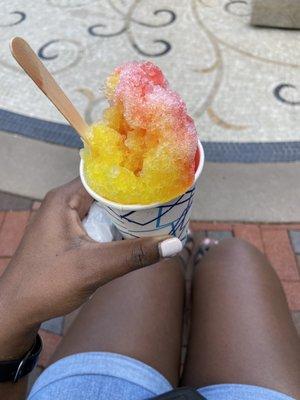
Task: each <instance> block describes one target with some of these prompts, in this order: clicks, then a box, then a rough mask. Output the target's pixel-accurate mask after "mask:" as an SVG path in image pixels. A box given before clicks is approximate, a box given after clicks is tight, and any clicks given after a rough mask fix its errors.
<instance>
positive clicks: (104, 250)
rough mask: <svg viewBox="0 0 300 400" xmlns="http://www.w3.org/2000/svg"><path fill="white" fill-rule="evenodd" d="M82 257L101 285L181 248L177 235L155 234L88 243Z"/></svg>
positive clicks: (169, 255) (176, 252)
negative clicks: (146, 236)
mask: <svg viewBox="0 0 300 400" xmlns="http://www.w3.org/2000/svg"><path fill="white" fill-rule="evenodd" d="M88 247H89V248H88V250H87V251H86V253H85V256H84V257H85V259H86V260H87V259H88V262H89V264H90V266H91V267H93V269H94V270H95V271H96V275H97V276H98V279H99V284H100V285H101V284H104V283H106V282H108V281H110V280H112V279H114V278H117V277H119V276H122V275H124V274H126V273H128V272H130V271H133V270H136V269H139V268H143V267H146V266H148V265H152V264H155V263H156V262H158V261H159V260H160V259H161V258H168V257H173V256H175V255H176V254H178V253H179V252H180V251H181V250H182V243H181V241H180V240H179V239H177V238H171V237H156V238H141V239H134V240H122V241H118V242H112V243H107V244H99V243H98V244H94V243H92V244H89V246H88Z"/></svg>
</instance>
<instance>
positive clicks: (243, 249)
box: [216, 238, 261, 256]
mask: <svg viewBox="0 0 300 400" xmlns="http://www.w3.org/2000/svg"><path fill="white" fill-rule="evenodd" d="M217 247H218V248H219V249H220V250H221V249H222V251H224V252H226V253H228V254H232V255H237V256H239V255H244V256H245V255H253V254H257V253H259V254H261V252H260V251H259V250H258V249H257V248H256V247H255V246H253V245H252V244H251V243H249V242H246V241H245V240H242V239H237V238H226V239H224V240H222V241H221V242H220V243H219V244H218V246H216V248H217Z"/></svg>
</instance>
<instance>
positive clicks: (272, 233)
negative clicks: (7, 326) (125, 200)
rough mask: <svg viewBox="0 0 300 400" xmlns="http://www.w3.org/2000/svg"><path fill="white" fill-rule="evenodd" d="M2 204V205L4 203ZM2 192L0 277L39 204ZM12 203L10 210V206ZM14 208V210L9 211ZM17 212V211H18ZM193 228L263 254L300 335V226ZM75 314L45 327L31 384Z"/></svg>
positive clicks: (214, 225) (217, 225)
mask: <svg viewBox="0 0 300 400" xmlns="http://www.w3.org/2000/svg"><path fill="white" fill-rule="evenodd" d="M2 199H4V201H3V205H1V201H2ZM6 199H7V197H6V196H2V194H1V193H0V275H1V274H2V273H3V271H4V270H5V268H6V266H7V264H8V262H9V260H10V259H11V257H12V255H13V254H14V252H15V250H16V248H17V246H18V244H19V242H20V240H21V238H22V235H23V233H24V230H25V226H26V223H27V222H28V220H29V218H30V216H31V215H32V214H33V213H34V212H36V210H37V209H38V207H39V205H40V203H38V202H34V201H31V200H28V199H20V198H19V199H18V201H17V199H14V198H13V197H11V198H10V202H7V200H6ZM9 204H11V207H9ZM10 208H12V209H10ZM16 210H17V211H16ZM191 229H192V230H197V231H203V232H204V233H205V234H206V235H207V236H209V237H213V238H216V239H223V238H225V237H231V236H233V237H239V238H242V239H244V240H247V241H249V242H250V243H252V244H253V245H255V246H256V247H257V248H258V249H260V250H261V251H263V252H264V253H265V254H266V255H267V256H268V258H269V260H270V261H271V263H272V265H273V267H274V268H275V270H276V272H277V274H278V276H279V278H280V280H281V282H282V284H283V288H284V290H285V293H286V296H287V299H288V303H289V307H290V310H291V313H292V316H293V319H294V322H295V325H296V326H297V329H298V332H299V334H300V224H281V225H274V224H273V225H270V224H263V223H261V224H244V223H242V222H241V223H230V222H228V223H217V222H211V223H207V222H205V223H202V222H198V221H192V222H191ZM75 315H76V312H74V313H71V314H70V315H68V316H67V317H65V318H55V319H53V320H50V321H47V322H45V323H43V324H42V327H41V331H40V332H41V335H42V337H43V341H44V349H43V352H42V355H41V357H40V360H39V365H38V368H37V369H36V371H35V374H34V376H33V377H31V382H33V381H34V379H35V378H36V377H37V376H38V374H39V373H40V372H41V371H42V369H43V368H45V366H46V365H47V362H48V360H49V358H50V356H51V354H52V353H53V351H54V350H55V348H56V346H57V344H58V343H59V342H60V340H61V337H62V335H64V334H65V332H66V330H67V328H68V327H69V325H70V323H71V321H72V320H73V319H74V316H75Z"/></svg>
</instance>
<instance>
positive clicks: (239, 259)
mask: <svg viewBox="0 0 300 400" xmlns="http://www.w3.org/2000/svg"><path fill="white" fill-rule="evenodd" d="M208 257H211V258H210V263H213V264H214V265H218V266H219V268H220V269H221V270H223V271H224V270H225V271H226V273H228V274H229V273H230V271H232V272H233V273H235V272H237V270H238V271H243V270H248V271H250V270H255V269H257V268H256V266H258V265H262V263H265V262H267V260H266V258H265V257H264V255H263V254H262V253H261V252H260V251H259V250H258V249H257V248H256V247H255V246H253V245H252V244H250V243H248V242H246V241H244V240H241V239H236V238H230V239H224V240H222V241H221V242H220V243H219V244H218V245H217V246H215V247H213V248H212V249H211V250H210V251H209V253H208Z"/></svg>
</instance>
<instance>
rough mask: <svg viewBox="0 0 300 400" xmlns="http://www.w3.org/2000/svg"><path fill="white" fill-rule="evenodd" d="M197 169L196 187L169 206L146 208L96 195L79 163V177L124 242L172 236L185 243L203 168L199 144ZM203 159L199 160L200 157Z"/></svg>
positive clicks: (164, 204)
mask: <svg viewBox="0 0 300 400" xmlns="http://www.w3.org/2000/svg"><path fill="white" fill-rule="evenodd" d="M197 154H198V156H197V157H196V158H198V160H196V161H198V166H197V170H196V172H195V180H194V183H193V185H192V186H191V187H190V188H189V189H188V190H187V191H186V192H185V193H184V194H182V195H180V196H178V197H176V198H175V199H173V200H170V201H168V202H166V203H155V204H147V205H143V204H141V205H139V204H132V205H128V204H119V203H116V202H113V201H110V200H107V199H105V198H104V197H102V196H99V195H98V194H97V193H95V192H94V191H93V190H92V189H91V188H90V187H89V186H88V184H87V182H86V180H85V177H84V168H83V167H84V162H83V160H81V162H80V178H81V182H82V184H83V186H84V187H85V189H86V191H87V192H88V193H89V194H90V195H91V196H92V197H93V198H94V199H95V200H96V201H97V202H98V203H99V204H100V205H101V206H102V207H103V208H104V209H105V210H106V212H107V213H108V214H109V216H110V218H111V220H112V222H113V224H114V225H115V226H116V227H117V228H118V230H119V231H120V233H121V234H122V236H123V237H124V238H125V239H133V238H139V237H145V236H161V235H172V236H176V237H178V238H179V239H180V240H181V241H182V242H183V243H184V242H185V240H186V237H187V230H188V223H189V220H190V217H191V211H192V205H193V200H194V196H195V191H196V188H197V182H198V180H199V177H200V175H201V172H202V170H203V166H204V150H203V147H202V144H201V143H200V141H199V142H198V152H197ZM199 156H200V157H199Z"/></svg>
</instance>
